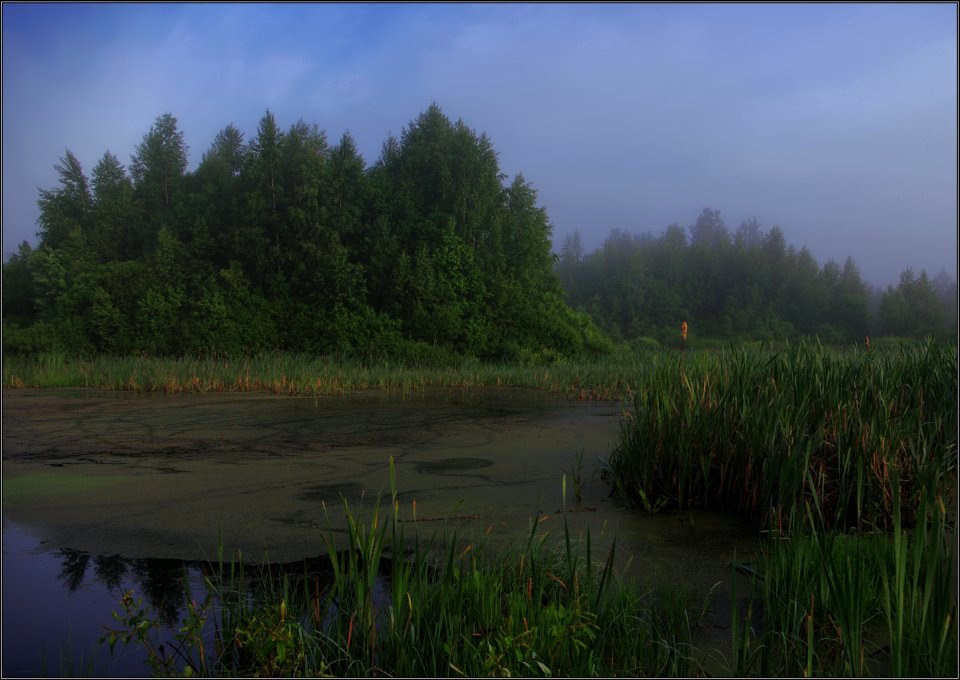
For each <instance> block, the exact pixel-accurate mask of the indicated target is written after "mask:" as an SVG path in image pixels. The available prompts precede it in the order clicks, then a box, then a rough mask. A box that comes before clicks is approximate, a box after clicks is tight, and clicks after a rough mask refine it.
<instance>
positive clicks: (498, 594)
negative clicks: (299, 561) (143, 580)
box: [108, 461, 703, 677]
mask: <svg viewBox="0 0 960 680" xmlns="http://www.w3.org/2000/svg"><path fill="white" fill-rule="evenodd" d="M390 467H391V494H390V497H389V501H388V502H386V503H381V502H380V501H381V499H377V501H376V502H375V503H374V504H373V506H372V507H371V508H370V509H368V510H366V511H364V512H363V514H364V515H365V516H366V520H365V521H361V520H360V519H359V517H360V514H358V513H355V509H351V508H350V507H348V506H347V504H346V502H344V508H343V509H344V513H345V514H344V516H345V523H346V531H345V532H344V533H340V532H336V531H334V529H333V528H332V527H331V528H329V529H328V530H327V531H326V532H324V533H322V534H321V539H322V541H323V543H324V545H325V546H326V547H327V550H328V554H329V557H330V560H331V569H332V572H333V575H332V578H331V579H330V581H329V583H327V584H326V585H324V586H323V587H322V588H321V587H320V586H319V585H318V584H317V583H316V582H311V580H310V579H309V578H304V579H303V580H302V581H300V582H299V583H297V582H293V581H291V580H290V579H289V578H287V577H284V578H281V579H277V578H275V577H274V576H273V575H271V574H270V573H267V572H264V573H261V574H260V575H259V576H258V577H256V580H257V581H258V582H261V583H265V584H267V585H266V586H264V587H261V588H259V590H258V593H259V594H258V596H257V597H251V596H250V595H249V590H248V584H245V583H244V582H243V579H244V578H245V577H244V576H243V574H244V573H245V571H244V570H243V569H238V568H237V567H235V566H233V563H229V564H228V563H225V562H222V561H221V562H220V564H219V565H217V567H216V569H215V570H214V574H213V576H212V577H211V578H210V580H209V588H210V591H211V593H213V594H214V596H213V599H212V600H210V601H206V602H205V603H204V604H203V605H200V606H197V605H194V609H193V610H190V609H189V608H188V612H187V616H186V617H185V622H184V625H183V626H182V627H181V629H180V630H181V639H182V640H183V641H185V646H184V647H182V648H179V649H178V653H177V655H176V659H175V660H173V661H168V660H165V659H157V656H158V654H160V655H161V656H162V654H163V652H161V651H160V650H159V648H158V646H157V645H156V644H155V643H154V642H152V641H151V639H150V638H149V637H145V638H144V637H139V635H140V631H141V630H142V631H146V632H149V630H150V623H149V622H148V623H144V622H145V621H149V619H147V618H144V616H142V615H141V612H140V610H139V609H135V611H134V616H132V617H131V616H129V615H126V616H125V615H118V619H119V620H120V621H121V623H124V624H125V625H126V628H125V629H121V630H119V631H112V634H116V635H118V636H121V637H123V636H127V639H134V640H136V641H139V642H140V643H141V644H142V645H143V646H144V647H145V648H146V650H147V652H148V655H149V656H151V657H152V658H153V659H154V662H153V663H152V668H153V669H154V671H155V672H157V673H158V674H161V675H167V674H187V675H191V674H192V675H196V674H202V675H244V676H251V675H255V676H261V675H281V676H308V675H309V676H319V675H332V676H337V677H339V676H383V675H399V676H416V677H457V676H469V677H476V676H490V675H495V676H535V677H549V676H554V675H571V676H609V675H630V676H636V675H674V676H686V675H690V674H692V673H693V672H694V670H695V669H696V661H695V659H694V655H693V653H692V649H693V648H692V645H691V638H692V635H693V634H694V632H695V630H696V627H697V625H698V619H697V617H696V613H697V612H702V611H703V609H702V608H695V607H691V605H690V602H689V601H688V598H687V596H686V595H685V594H684V593H683V592H682V591H680V590H672V591H669V592H664V593H658V594H655V593H653V592H644V591H642V590H641V589H640V588H639V587H637V586H635V585H633V584H631V583H628V582H626V581H622V580H621V579H620V578H619V577H618V576H617V574H616V573H615V572H614V560H615V557H616V542H615V541H613V542H612V543H611V545H610V548H609V550H608V551H606V554H605V558H606V559H605V560H603V561H600V560H597V556H595V555H594V553H593V546H592V539H591V536H590V533H589V532H587V533H586V534H585V535H584V536H582V537H581V536H573V535H571V534H570V532H569V530H568V529H567V527H564V532H563V536H562V537H553V536H551V535H550V534H549V533H548V532H542V531H541V530H540V529H541V526H542V522H541V521H540V518H534V519H531V521H530V529H529V532H528V533H527V534H526V536H525V537H523V539H522V540H519V541H516V542H514V543H512V544H510V545H508V546H506V547H504V546H500V547H494V545H493V544H492V543H491V542H490V541H489V534H490V530H489V529H488V530H484V531H479V530H478V531H473V530H471V531H468V532H465V533H463V534H460V533H458V532H457V530H456V527H455V526H454V527H453V528H451V529H449V530H448V529H432V530H431V531H430V533H428V534H425V535H421V530H420V527H419V525H418V524H417V523H416V522H415V521H408V520H411V519H412V518H410V517H408V516H406V514H405V513H404V512H403V511H402V509H401V507H400V505H399V501H398V498H397V496H398V494H397V490H396V484H395V482H394V477H393V465H392V461H391V466H390ZM384 500H386V499H384ZM408 532H409V533H412V535H408ZM344 542H345V544H346V545H345V547H344ZM270 584H272V585H270ZM129 597H132V595H130V596H125V602H126V601H127V598H129ZM207 618H209V619H210V620H213V621H215V622H216V625H215V630H214V631H213V632H212V633H211V632H209V631H207V632H204V630H205V629H204V626H203V625H202V624H201V623H199V622H200V621H201V620H204V621H205V620H207ZM108 641H109V640H108ZM167 658H168V659H169V658H170V655H168V657H167ZM201 659H203V661H201Z"/></svg>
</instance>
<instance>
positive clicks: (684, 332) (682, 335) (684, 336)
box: [680, 321, 687, 342]
mask: <svg viewBox="0 0 960 680" xmlns="http://www.w3.org/2000/svg"><path fill="white" fill-rule="evenodd" d="M680 339H681V340H683V341H684V342H686V341H687V322H686V321H684V322H683V323H682V324H680Z"/></svg>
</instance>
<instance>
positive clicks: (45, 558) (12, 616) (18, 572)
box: [3, 518, 206, 677]
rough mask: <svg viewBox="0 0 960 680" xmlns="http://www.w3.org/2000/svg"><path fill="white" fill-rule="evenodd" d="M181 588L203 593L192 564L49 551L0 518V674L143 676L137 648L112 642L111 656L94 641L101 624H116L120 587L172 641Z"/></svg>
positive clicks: (145, 667)
mask: <svg viewBox="0 0 960 680" xmlns="http://www.w3.org/2000/svg"><path fill="white" fill-rule="evenodd" d="M185 583H186V584H188V585H189V588H190V591H191V594H192V595H193V596H194V597H196V598H199V599H200V600H202V599H203V597H204V596H205V595H206V588H205V585H204V575H203V570H202V567H201V565H200V564H199V563H192V564H191V563H189V562H183V561H181V560H169V559H129V558H123V557H120V556H117V555H91V554H89V553H85V552H79V551H76V550H71V549H69V548H58V549H50V548H49V547H47V546H45V545H43V544H41V543H40V542H39V541H38V540H37V539H35V538H32V537H31V536H29V535H27V534H26V533H24V531H23V530H22V529H20V528H19V527H17V526H16V525H14V524H13V523H12V522H10V521H9V520H8V519H6V518H4V520H3V675H4V677H37V676H50V675H53V676H60V675H66V676H113V677H121V676H141V677H146V676H149V675H150V668H149V666H148V665H146V663H145V656H144V654H143V653H142V650H141V649H140V648H139V647H136V646H133V645H131V646H129V647H125V646H124V645H123V644H122V643H118V644H117V646H116V647H115V650H114V654H113V655H111V654H110V651H109V649H108V647H107V646H106V645H101V644H99V642H98V640H99V638H100V636H101V635H102V633H103V631H104V627H105V626H110V627H114V628H116V627H119V624H118V622H117V621H115V620H114V619H113V617H112V616H111V612H113V611H122V609H121V607H120V599H121V596H122V594H123V592H124V591H127V590H135V591H136V592H137V597H142V598H143V600H144V604H145V605H149V606H151V607H152V608H153V609H154V610H155V611H156V613H157V615H158V617H160V618H161V619H163V621H164V627H163V630H161V631H159V632H158V633H157V639H158V640H159V639H163V638H166V639H168V640H172V639H173V636H174V634H175V632H176V625H177V623H178V621H179V618H180V615H181V606H182V603H183V601H184V584H185Z"/></svg>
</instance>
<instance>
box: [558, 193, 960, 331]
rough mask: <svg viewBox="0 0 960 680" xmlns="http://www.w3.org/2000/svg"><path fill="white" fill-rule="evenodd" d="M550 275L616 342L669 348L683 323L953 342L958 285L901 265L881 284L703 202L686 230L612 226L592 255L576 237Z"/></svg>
mask: <svg viewBox="0 0 960 680" xmlns="http://www.w3.org/2000/svg"><path fill="white" fill-rule="evenodd" d="M557 272H558V274H559V276H560V280H561V282H562V284H563V287H564V289H565V290H566V291H567V295H568V297H567V299H568V302H569V303H570V304H571V305H572V306H573V307H574V308H575V309H579V310H581V311H584V312H587V313H588V314H589V315H590V317H591V318H592V319H593V320H594V321H596V323H597V324H598V325H599V326H600V327H601V328H602V329H603V330H604V331H605V332H606V333H607V334H608V335H609V336H610V337H612V338H613V339H615V340H627V341H631V340H636V339H637V338H648V339H654V340H657V341H659V342H660V343H667V342H669V343H675V341H676V337H677V332H678V330H677V329H678V327H679V323H680V321H679V320H680V319H683V320H687V321H688V322H689V323H690V326H691V328H694V329H696V331H697V334H698V335H699V336H701V337H704V336H706V337H710V338H722V339H727V340H783V339H790V338H797V337H804V336H806V337H813V336H816V337H817V338H819V339H820V340H821V341H822V342H824V343H828V344H847V343H851V342H857V343H862V342H863V341H864V337H865V336H871V335H872V336H896V337H926V336H929V335H936V336H941V337H954V338H955V337H956V328H957V283H956V281H955V280H952V279H950V278H949V277H948V276H947V275H946V273H945V272H940V273H939V274H938V275H937V276H936V277H934V278H932V279H931V278H930V277H929V276H928V275H927V273H926V272H925V271H922V272H920V274H919V275H916V274H915V273H914V272H913V270H911V269H906V270H904V271H903V272H902V273H901V275H900V281H899V283H898V284H897V285H896V286H889V287H888V288H887V289H886V290H885V291H880V290H876V289H873V288H871V287H870V286H868V285H867V284H866V283H865V282H864V281H863V280H862V279H861V277H860V270H859V268H858V267H857V264H856V262H854V260H853V258H851V257H847V258H846V260H845V261H844V262H843V264H842V265H841V264H839V263H838V262H836V261H833V260H829V261H827V262H826V263H825V264H824V265H823V266H820V265H819V264H818V263H817V261H816V259H815V258H814V257H813V254H812V253H811V252H810V251H809V250H808V249H807V248H805V247H804V248H800V249H799V250H798V249H797V248H796V247H794V246H792V245H788V244H787V240H786V236H785V235H784V232H783V230H782V229H780V227H778V226H776V225H775V226H773V227H772V228H770V230H769V231H765V230H764V229H763V228H762V225H761V224H760V223H759V222H757V221H756V220H755V219H750V220H747V221H745V222H743V223H741V225H740V226H739V228H738V229H737V230H736V231H735V232H732V233H731V231H730V230H729V229H728V227H727V225H726V224H725V223H724V221H723V219H722V218H721V216H720V213H719V212H717V211H715V210H711V209H709V208H704V209H703V211H702V212H701V213H700V215H699V216H698V217H697V219H696V222H695V223H694V224H693V225H691V226H690V227H689V229H687V230H685V229H684V228H683V227H681V226H680V225H678V224H672V225H670V226H669V227H667V228H666V229H665V230H664V231H663V233H662V234H660V235H659V236H653V235H652V234H650V233H645V234H641V235H635V234H630V233H627V232H624V231H621V230H618V229H615V230H613V232H612V233H611V234H610V236H609V237H608V238H607V240H606V241H605V242H604V244H603V245H602V246H601V247H600V248H599V249H597V250H596V251H594V252H593V253H590V254H584V252H583V248H582V246H581V241H580V236H579V232H574V233H573V234H572V235H571V236H569V237H567V239H566V240H565V242H564V244H563V247H562V248H561V253H560V258H559V261H558V263H557Z"/></svg>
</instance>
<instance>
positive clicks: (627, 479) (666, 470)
mask: <svg viewBox="0 0 960 680" xmlns="http://www.w3.org/2000/svg"><path fill="white" fill-rule="evenodd" d="M956 375H957V362H956V350H955V349H954V348H944V347H941V346H938V345H937V344H936V343H935V342H933V341H930V342H928V343H927V344H925V345H921V346H915V347H911V348H907V349H905V350H901V351H898V352H886V353H877V352H865V351H858V352H847V353H840V352H834V351H830V350H824V349H823V348H821V347H819V346H818V345H809V344H805V343H802V344H800V345H797V346H794V347H791V348H789V349H788V350H786V351H783V352H777V353H771V352H756V351H747V350H743V349H733V350H731V351H729V352H721V353H716V354H688V355H686V356H680V357H673V358H670V357H664V356H661V357H660V360H659V361H657V362H654V363H652V364H651V367H650V371H649V379H648V380H647V382H646V383H645V384H644V385H643V387H642V388H640V389H639V390H637V391H636V393H635V394H634V398H633V407H632V410H631V411H630V412H628V413H627V414H626V416H625V419H624V421H623V424H622V431H621V442H620V445H619V446H618V448H617V450H616V451H614V452H613V454H612V455H611V456H610V458H609V459H608V461H607V463H606V468H607V469H608V470H609V472H610V473H611V474H612V477H613V479H614V484H615V487H616V489H617V490H618V491H619V492H620V494H621V495H622V496H623V497H625V498H627V499H629V500H630V501H632V502H633V503H634V504H635V505H636V506H638V507H658V505H659V506H661V507H662V506H664V505H665V506H667V507H674V508H681V509H688V508H698V509H703V510H716V511H721V512H736V513H739V514H742V515H744V516H746V517H748V518H750V519H752V520H754V521H755V522H757V523H758V524H759V525H760V526H763V527H771V528H772V529H774V530H776V531H779V532H781V533H788V532H789V531H790V529H791V528H792V527H793V526H795V525H797V524H799V523H803V522H804V521H805V520H806V519H807V515H806V513H805V506H806V503H808V502H809V501H811V500H812V498H813V497H814V496H816V498H817V499H818V503H819V505H820V512H819V513H818V514H817V515H816V518H817V520H818V521H822V522H823V523H824V526H825V527H827V528H837V529H840V530H848V529H870V528H874V527H879V528H888V527H890V526H892V522H893V508H894V505H895V503H900V512H901V515H902V519H903V521H904V523H905V524H907V525H910V524H912V522H913V521H914V518H915V516H916V513H917V511H918V508H919V502H920V497H921V494H922V492H924V491H926V492H929V493H931V494H933V495H937V494H939V495H941V496H944V495H947V494H949V491H950V485H951V484H953V482H954V480H955V479H956V465H957V437H956V432H957V379H956ZM894 475H897V479H898V480H899V481H898V483H897V484H894V482H893V479H894Z"/></svg>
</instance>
